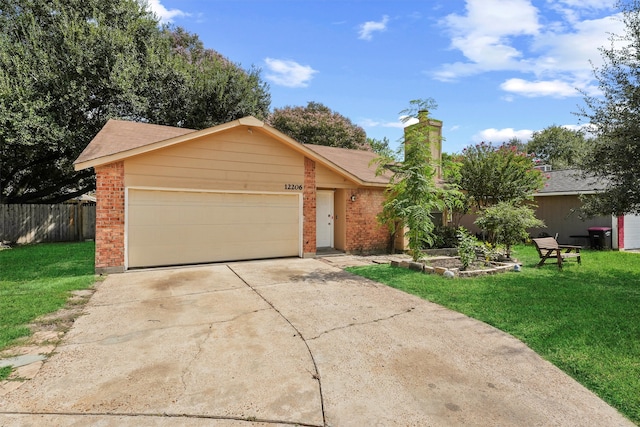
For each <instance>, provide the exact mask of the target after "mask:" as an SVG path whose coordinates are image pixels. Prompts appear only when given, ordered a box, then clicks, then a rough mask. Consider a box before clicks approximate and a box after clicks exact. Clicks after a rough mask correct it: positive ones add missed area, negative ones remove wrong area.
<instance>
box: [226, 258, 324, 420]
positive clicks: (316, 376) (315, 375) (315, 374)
mask: <svg viewBox="0 0 640 427" xmlns="http://www.w3.org/2000/svg"><path fill="white" fill-rule="evenodd" d="M227 268H228V269H229V270H231V272H232V273H233V274H235V275H236V276H237V277H238V279H240V280H241V281H242V282H243V283H244V284H245V285H247V286H248V287H249V288H250V289H251V290H252V291H253V292H255V294H256V295H258V296H259V297H260V298H261V299H262V300H263V301H264V302H266V303H267V304H268V305H269V307H271V308H272V309H273V310H274V311H275V312H276V313H278V315H279V316H280V317H282V319H284V321H285V322H287V323H288V324H289V326H291V328H292V329H293V330H294V331H295V332H296V334H297V336H299V337H300V339H301V340H302V342H303V343H304V345H305V347H306V348H307V352H308V353H309V357H310V358H311V362H312V363H313V370H314V372H312V373H311V376H312V377H313V379H314V380H316V381H318V390H319V393H320V410H321V411H322V424H323V425H324V426H326V425H327V418H326V415H325V412H324V397H323V395H322V379H321V378H320V371H319V370H318V364H317V363H316V359H315V357H314V356H313V352H312V351H311V347H309V343H308V342H307V340H306V339H305V337H304V335H302V332H300V330H299V329H298V328H296V326H295V325H294V324H293V323H291V321H290V320H289V319H288V318H287V317H286V316H285V315H284V314H282V312H280V310H278V309H277V308H276V307H275V306H274V305H273V303H272V302H271V301H269V300H268V299H267V298H266V297H265V296H264V295H262V294H261V293H260V292H259V291H258V290H257V289H256V288H255V287H253V286H251V285H250V284H249V283H248V282H247V281H246V280H244V278H242V276H240V275H239V274H238V273H237V272H236V271H235V270H234V269H233V268H232V267H231V266H230V265H227Z"/></svg>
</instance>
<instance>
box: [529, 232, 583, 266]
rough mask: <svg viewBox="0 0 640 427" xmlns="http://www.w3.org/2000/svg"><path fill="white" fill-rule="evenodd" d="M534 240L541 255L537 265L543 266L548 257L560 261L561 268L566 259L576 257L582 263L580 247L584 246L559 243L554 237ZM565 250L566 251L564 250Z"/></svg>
mask: <svg viewBox="0 0 640 427" xmlns="http://www.w3.org/2000/svg"><path fill="white" fill-rule="evenodd" d="M532 240H533V244H534V245H536V249H537V250H538V255H540V262H539V263H538V264H537V265H536V267H540V266H542V265H543V264H544V263H545V261H546V260H548V259H556V260H557V262H558V268H560V269H561V268H562V263H563V262H564V260H566V259H570V258H576V259H577V260H578V264H580V249H582V246H573V245H559V244H558V242H557V241H556V239H554V238H553V237H542V238H539V239H532ZM563 250H564V252H562V251H563ZM572 251H573V252H572Z"/></svg>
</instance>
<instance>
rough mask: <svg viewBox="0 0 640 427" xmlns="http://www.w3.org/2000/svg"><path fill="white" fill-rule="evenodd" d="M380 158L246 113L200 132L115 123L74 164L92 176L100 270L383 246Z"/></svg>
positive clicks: (385, 178)
mask: <svg viewBox="0 0 640 427" xmlns="http://www.w3.org/2000/svg"><path fill="white" fill-rule="evenodd" d="M376 156H377V155H376V154H375V153H373V152H369V151H362V150H349V149H345V148H339V147H328V146H314V145H304V144H300V143H299V142H297V141H295V140H293V139H291V138H290V137H288V136H286V135H284V134H282V133H281V132H279V131H278V130H276V129H274V128H272V127H270V126H269V125H267V124H265V123H264V122H262V121H260V120H258V119H256V118H255V117H250V116H249V117H244V118H241V119H238V120H234V121H233V122H229V123H223V124H220V125H217V126H214V127H211V128H207V129H201V130H193V129H184V128H175V127H171V126H162V125H156V124H150V123H138V122H130V121H126V120H117V119H112V120H109V121H108V122H107V123H106V124H105V125H104V127H103V128H102V129H101V130H100V132H98V134H97V135H96V136H95V137H94V138H93V140H92V141H91V142H90V143H89V144H88V145H87V147H86V148H85V149H84V151H83V152H82V153H81V154H80V156H79V157H78V158H77V159H76V161H75V163H74V166H75V168H76V170H84V169H88V168H93V169H94V171H95V174H96V254H95V270H96V273H98V274H112V273H120V272H123V271H126V270H128V269H133V268H146V267H158V266H172V265H188V264H200V263H212V262H227V261H240V260H251V259H265V258H280V257H313V256H316V253H317V250H318V248H322V249H323V250H326V249H336V250H340V251H345V252H349V251H357V252H365V251H367V252H370V251H372V252H373V251H376V252H377V251H381V250H386V248H387V247H388V243H389V241H390V236H389V232H388V230H387V229H386V228H385V227H383V226H381V225H379V224H378V221H377V219H376V216H377V215H378V213H379V212H380V210H381V209H382V203H383V201H384V197H385V196H384V190H385V188H386V186H387V184H388V183H389V176H387V175H378V174H376V171H375V167H372V166H371V164H372V160H373V159H374V158H375V157H376Z"/></svg>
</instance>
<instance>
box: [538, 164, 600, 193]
mask: <svg viewBox="0 0 640 427" xmlns="http://www.w3.org/2000/svg"><path fill="white" fill-rule="evenodd" d="M543 174H544V176H545V177H546V178H547V179H546V182H545V186H544V188H542V190H540V191H539V192H538V193H536V194H535V195H536V196H564V195H578V194H593V193H597V192H599V191H602V190H604V188H605V182H604V181H603V180H602V179H598V178H595V177H586V178H585V177H583V176H582V172H581V171H579V170H574V169H566V170H556V171H549V172H543Z"/></svg>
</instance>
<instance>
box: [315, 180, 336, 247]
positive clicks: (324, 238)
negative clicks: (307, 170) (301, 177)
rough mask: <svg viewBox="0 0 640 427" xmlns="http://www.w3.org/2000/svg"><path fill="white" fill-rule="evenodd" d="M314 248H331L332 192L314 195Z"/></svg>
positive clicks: (319, 192) (320, 192)
mask: <svg viewBox="0 0 640 427" xmlns="http://www.w3.org/2000/svg"><path fill="white" fill-rule="evenodd" d="M316 246H317V247H319V248H332V247H333V191H318V192H317V193H316Z"/></svg>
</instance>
